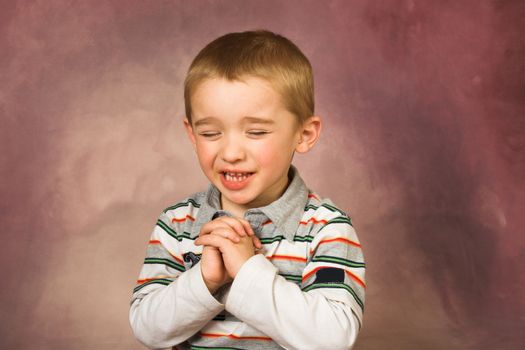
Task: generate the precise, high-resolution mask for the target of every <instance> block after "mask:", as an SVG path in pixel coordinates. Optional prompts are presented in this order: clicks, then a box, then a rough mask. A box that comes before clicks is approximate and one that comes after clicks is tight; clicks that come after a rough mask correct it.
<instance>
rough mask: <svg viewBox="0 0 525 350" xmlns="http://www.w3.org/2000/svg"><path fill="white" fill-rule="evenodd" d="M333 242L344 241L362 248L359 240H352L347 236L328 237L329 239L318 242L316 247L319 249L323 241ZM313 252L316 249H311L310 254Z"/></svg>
mask: <svg viewBox="0 0 525 350" xmlns="http://www.w3.org/2000/svg"><path fill="white" fill-rule="evenodd" d="M332 242H342V243H345V244H348V245H351V246H354V247H358V248H361V244H359V243H357V242H354V241H351V240H349V239H347V238H343V237H337V238H327V239H323V240H321V241H320V242H319V243H317V246H316V248H315V249H317V248H318V247H319V246H320V245H321V244H323V243H332ZM313 253H314V249H310V255H312V254H313Z"/></svg>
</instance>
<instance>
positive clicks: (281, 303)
mask: <svg viewBox="0 0 525 350" xmlns="http://www.w3.org/2000/svg"><path fill="white" fill-rule="evenodd" d="M290 174H291V182H290V184H289V185H288V187H287V189H286V191H285V192H284V194H283V195H282V196H281V197H280V198H279V199H277V200H276V201H274V202H273V203H271V204H269V205H268V206H265V207H261V208H253V209H249V210H247V211H246V213H245V215H244V218H245V219H246V220H247V221H248V222H249V223H250V225H251V226H252V227H253V229H254V232H255V234H256V235H257V236H258V237H259V238H260V240H261V243H262V244H263V250H262V253H260V254H256V255H254V256H253V257H251V258H250V259H249V260H247V261H246V262H245V263H244V265H243V266H242V267H241V269H240V270H239V272H238V274H237V276H236V277H235V280H234V281H233V282H232V283H230V284H227V285H225V286H223V287H222V288H221V289H220V290H219V291H218V292H217V293H216V294H214V295H211V294H210V292H209V291H208V289H207V288H206V285H205V284H204V281H203V279H202V275H201V273H200V262H199V260H200V256H201V253H202V246H195V245H194V241H195V239H196V238H197V237H198V236H199V232H200V229H201V227H202V226H203V225H204V224H205V223H207V222H209V221H210V220H212V219H213V218H214V217H215V216H217V215H230V214H229V213H228V212H225V211H223V210H221V207H220V193H219V191H218V189H217V188H216V187H215V186H214V185H213V184H211V185H210V186H209V188H208V190H207V191H205V192H199V193H197V194H194V195H193V196H191V197H189V198H186V199H185V200H183V201H181V202H180V203H178V204H175V205H173V206H171V207H169V208H166V209H165V210H164V211H163V212H162V213H161V215H160V216H159V218H158V221H157V224H156V225H155V228H154V229H153V232H152V234H151V237H150V240H149V244H148V247H147V250H146V258H145V260H144V264H143V266H142V269H141V271H140V274H139V279H138V280H137V285H136V287H135V288H134V289H133V293H132V297H131V302H130V313H129V317H130V324H131V327H132V330H133V332H134V334H135V336H136V337H137V339H138V340H139V341H141V342H142V343H143V344H144V345H146V346H148V347H150V348H154V349H165V348H168V349H180V350H182V349H194V350H200V349H283V348H285V349H349V348H351V347H352V345H353V344H354V342H355V339H356V337H357V334H358V332H359V330H360V328H361V324H362V318H363V310H364V301H365V264H364V259H363V254H362V250H361V245H360V243H359V240H358V238H357V235H356V232H355V230H354V228H353V226H352V221H351V219H350V217H349V216H348V215H347V214H346V213H345V212H343V211H342V210H341V209H338V208H337V207H336V206H334V204H333V203H332V202H331V201H330V200H329V199H323V198H321V197H320V196H319V195H318V194H316V193H314V192H312V191H311V190H309V189H308V188H307V187H306V185H305V183H304V182H303V180H302V179H301V177H300V176H299V174H298V171H297V169H296V168H295V167H294V166H291V168H290Z"/></svg>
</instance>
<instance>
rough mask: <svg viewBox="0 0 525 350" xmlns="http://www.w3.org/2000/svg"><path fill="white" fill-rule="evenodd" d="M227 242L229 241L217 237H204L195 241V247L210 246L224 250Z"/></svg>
mask: <svg viewBox="0 0 525 350" xmlns="http://www.w3.org/2000/svg"><path fill="white" fill-rule="evenodd" d="M228 242H230V240H229V239H227V238H224V237H222V236H219V235H205V236H202V237H199V238H198V239H196V240H195V244H196V245H204V246H212V247H215V248H219V249H221V248H224V247H225V245H226V244H228ZM197 243H198V244H197Z"/></svg>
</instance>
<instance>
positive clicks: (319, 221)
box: [299, 218, 326, 225]
mask: <svg viewBox="0 0 525 350" xmlns="http://www.w3.org/2000/svg"><path fill="white" fill-rule="evenodd" d="M310 221H311V222H313V223H314V224H326V220H317V219H316V218H310V219H309V220H308V221H300V222H299V224H301V225H306V224H308V223H309V222H310Z"/></svg>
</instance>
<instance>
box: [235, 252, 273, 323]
mask: <svg viewBox="0 0 525 350" xmlns="http://www.w3.org/2000/svg"><path fill="white" fill-rule="evenodd" d="M276 272H277V268H276V267H275V266H274V265H273V264H272V263H271V262H269V261H268V260H267V259H266V257H265V256H264V255H263V254H255V255H254V256H252V257H251V258H250V259H248V260H246V262H245V263H244V264H243V265H242V267H241V269H240V270H239V271H238V272H237V275H236V276H235V279H234V280H233V282H232V285H231V288H230V292H229V294H228V297H227V299H226V302H225V307H226V310H227V311H229V312H230V313H232V314H234V315H235V314H237V313H238V312H239V311H240V310H241V309H242V308H243V301H244V298H245V297H246V296H253V293H252V292H250V289H253V288H255V287H256V283H257V282H259V281H261V280H263V279H266V278H270V279H273V276H275V274H276Z"/></svg>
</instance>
